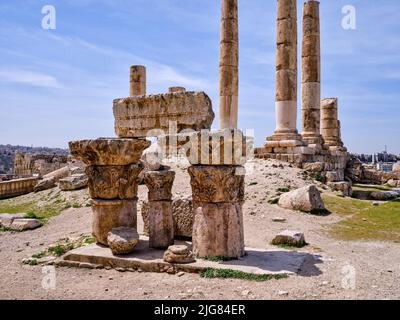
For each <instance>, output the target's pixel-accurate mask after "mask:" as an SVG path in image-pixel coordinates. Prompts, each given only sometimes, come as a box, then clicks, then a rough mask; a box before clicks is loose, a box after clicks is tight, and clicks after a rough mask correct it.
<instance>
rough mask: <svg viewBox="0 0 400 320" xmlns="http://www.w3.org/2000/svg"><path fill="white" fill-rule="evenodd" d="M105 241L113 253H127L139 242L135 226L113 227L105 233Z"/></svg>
mask: <svg viewBox="0 0 400 320" xmlns="http://www.w3.org/2000/svg"><path fill="white" fill-rule="evenodd" d="M107 243H108V246H109V247H110V249H111V251H112V253H113V254H115V255H121V254H128V253H131V252H132V251H133V250H134V249H135V247H136V245H137V244H138V243H139V234H138V232H137V231H136V229H135V228H127V227H118V228H113V229H112V230H111V231H110V232H109V233H108V235H107Z"/></svg>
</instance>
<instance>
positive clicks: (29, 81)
mask: <svg viewBox="0 0 400 320" xmlns="http://www.w3.org/2000/svg"><path fill="white" fill-rule="evenodd" d="M0 81H3V82H13V83H21V84H26V85H31V86H35V87H44V88H63V85H62V84H60V83H59V82H58V80H57V79H56V78H55V77H53V76H50V75H47V74H43V73H38V72H32V71H26V70H0Z"/></svg>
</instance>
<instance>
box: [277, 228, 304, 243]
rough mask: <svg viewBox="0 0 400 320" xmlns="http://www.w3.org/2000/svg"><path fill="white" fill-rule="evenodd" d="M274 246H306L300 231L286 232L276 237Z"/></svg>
mask: <svg viewBox="0 0 400 320" xmlns="http://www.w3.org/2000/svg"><path fill="white" fill-rule="evenodd" d="M272 244H273V245H287V246H292V247H303V246H305V245H306V240H305V238H304V234H303V233H302V232H300V231H291V230H285V231H282V232H281V233H279V234H278V235H276V236H275V238H274V239H273V240H272Z"/></svg>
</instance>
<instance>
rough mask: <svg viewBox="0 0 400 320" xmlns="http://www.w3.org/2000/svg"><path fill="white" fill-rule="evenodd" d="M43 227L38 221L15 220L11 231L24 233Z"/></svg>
mask: <svg viewBox="0 0 400 320" xmlns="http://www.w3.org/2000/svg"><path fill="white" fill-rule="evenodd" d="M41 226H42V223H41V222H40V221H39V220H37V219H15V220H14V221H13V222H12V223H11V225H10V227H9V228H10V229H11V230H16V231H24V230H32V229H36V228H39V227H41Z"/></svg>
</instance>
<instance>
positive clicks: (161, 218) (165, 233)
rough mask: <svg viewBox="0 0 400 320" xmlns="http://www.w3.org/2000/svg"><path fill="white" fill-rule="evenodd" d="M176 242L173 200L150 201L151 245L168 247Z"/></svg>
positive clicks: (153, 246)
mask: <svg viewBox="0 0 400 320" xmlns="http://www.w3.org/2000/svg"><path fill="white" fill-rule="evenodd" d="M173 244H174V221H173V218H172V201H150V202H149V246H150V248H155V249H166V248H168V247H169V246H170V245H173Z"/></svg>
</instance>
